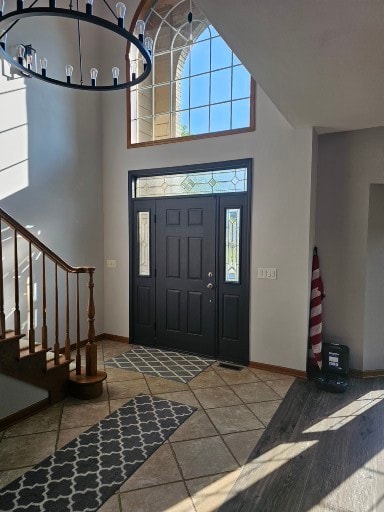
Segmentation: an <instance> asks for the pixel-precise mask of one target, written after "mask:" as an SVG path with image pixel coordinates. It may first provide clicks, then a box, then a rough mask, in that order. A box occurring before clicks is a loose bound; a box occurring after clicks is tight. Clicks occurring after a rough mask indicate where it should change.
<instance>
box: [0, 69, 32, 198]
mask: <svg viewBox="0 0 384 512" xmlns="http://www.w3.org/2000/svg"><path fill="white" fill-rule="evenodd" d="M0 67H1V73H0V112H1V115H0V200H1V199H4V198H6V197H8V196H10V195H12V194H15V193H16V192H19V191H20V190H22V189H24V188H26V187H28V184H29V176H28V170H29V169H28V167H29V166H28V114H27V101H26V85H25V80H24V79H23V78H19V77H16V78H12V76H11V73H10V66H9V64H8V63H7V62H3V61H0Z"/></svg>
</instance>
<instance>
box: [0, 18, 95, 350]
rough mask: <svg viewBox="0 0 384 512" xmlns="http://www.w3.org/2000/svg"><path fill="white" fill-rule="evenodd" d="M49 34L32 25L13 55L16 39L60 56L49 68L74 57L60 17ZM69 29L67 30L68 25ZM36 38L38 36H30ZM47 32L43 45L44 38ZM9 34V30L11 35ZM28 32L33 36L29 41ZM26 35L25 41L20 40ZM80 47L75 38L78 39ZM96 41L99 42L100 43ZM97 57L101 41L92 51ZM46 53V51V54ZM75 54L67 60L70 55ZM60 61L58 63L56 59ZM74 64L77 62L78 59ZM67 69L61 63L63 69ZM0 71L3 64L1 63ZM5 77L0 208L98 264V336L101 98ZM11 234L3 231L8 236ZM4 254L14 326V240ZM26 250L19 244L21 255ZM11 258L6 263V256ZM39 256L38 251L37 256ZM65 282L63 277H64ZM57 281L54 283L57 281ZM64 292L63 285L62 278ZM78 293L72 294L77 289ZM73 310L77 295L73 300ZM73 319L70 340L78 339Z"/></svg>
mask: <svg viewBox="0 0 384 512" xmlns="http://www.w3.org/2000/svg"><path fill="white" fill-rule="evenodd" d="M43 23H44V28H45V31H44V32H43V31H40V32H39V31H38V30H37V34H38V36H37V38H38V40H36V31H32V28H31V26H27V27H26V29H25V32H24V33H23V39H17V37H18V36H17V35H16V34H15V35H13V38H12V37H10V38H9V40H8V42H9V48H10V51H11V52H12V51H13V49H14V45H15V42H16V41H17V40H19V41H20V40H22V41H23V42H26V41H27V42H29V41H30V40H31V42H33V44H34V45H35V47H37V48H39V49H41V46H42V47H45V49H46V50H47V52H48V51H50V52H51V54H48V57H50V55H52V56H53V55H55V58H53V57H50V59H49V64H48V66H49V70H52V68H55V67H56V68H57V66H58V63H59V62H60V63H61V64H62V63H63V62H64V64H65V63H66V62H68V60H67V59H69V62H71V60H72V59H74V58H75V57H74V55H75V54H73V44H72V43H73V40H72V39H71V38H70V37H69V36H68V34H67V33H66V32H65V30H64V29H63V26H62V25H61V24H60V22H59V21H57V20H50V23H47V21H44V22H43ZM64 28H65V27H64ZM33 34H34V35H35V39H32V35H33ZM39 34H41V40H39ZM10 35H11V33H10ZM29 35H30V36H31V37H29ZM49 36H55V37H56V38H57V39H56V43H57V44H56V47H55V48H53V47H49V42H50V39H49ZM20 37H22V36H20ZM75 42H76V39H75ZM94 43H95V41H94ZM92 51H93V53H94V54H95V55H97V51H98V48H97V44H96V43H95V44H94V46H93V49H92ZM44 52H45V50H41V53H40V57H41V56H42V55H44V54H45V53H44ZM68 52H69V55H72V59H71V57H69V58H68V56H67V54H68ZM55 59H56V60H55ZM72 61H73V60H72ZM64 64H63V66H64ZM0 66H1V63H0ZM5 71H6V73H5V76H2V73H0V207H2V208H3V209H4V210H6V211H7V212H8V213H9V214H10V215H12V216H13V217H14V218H15V219H16V220H17V221H19V222H20V223H21V224H23V225H24V226H27V225H28V226H30V229H31V231H32V232H33V233H34V234H35V235H38V236H39V238H40V239H41V241H42V242H44V243H45V244H46V245H48V246H49V247H50V248H51V249H52V250H53V251H55V252H56V253H57V254H58V255H59V256H60V257H62V258H63V259H64V260H65V261H67V262H68V263H69V264H70V265H73V266H84V265H89V266H95V267H96V273H95V301H96V333H101V332H103V331H104V326H103V313H104V308H103V285H104V276H103V201H102V142H101V140H102V126H101V100H100V95H99V94H97V93H85V92H73V91H71V90H67V89H63V88H60V87H57V86H53V85H49V84H46V83H43V82H41V81H39V80H36V79H30V80H28V79H27V80H23V79H20V78H18V79H15V80H12V79H8V78H7V75H9V69H7V67H5ZM9 234H10V233H6V232H5V233H3V238H7V237H8V235H9ZM4 251H5V256H6V261H5V273H6V274H7V280H6V315H7V328H12V327H13V324H12V308H13V307H14V300H13V259H12V248H11V241H6V242H4ZM25 254H26V247H23V244H22V242H20V258H19V261H21V259H22V257H23V256H24V255H25ZM7 256H8V258H7ZM35 256H36V257H37V253H36V254H35ZM24 267H25V264H24V265H20V269H19V271H20V274H21V278H20V294H21V297H20V301H21V308H22V314H23V316H22V323H23V332H25V331H26V329H27V328H28V326H27V314H26V302H27V299H26V297H25V295H24V294H25V292H26V277H27V274H28V270H24V272H22V270H23V269H24ZM40 272H41V259H40V261H38V262H35V263H34V282H36V289H37V291H38V293H39V294H40V300H41V280H40ZM63 277H64V276H63ZM51 283H52V281H51ZM86 283H87V276H85V278H84V279H83V278H81V289H82V298H83V301H82V304H81V318H82V332H81V337H82V338H86V336H87V315H86V306H87V304H86V300H87V287H86ZM60 284H61V286H62V287H61V290H64V283H63V282H62V281H61V282H60ZM52 291H53V288H52V287H50V292H49V293H50V295H49V298H48V316H49V335H50V336H49V344H50V345H52V344H53V342H54V339H53V322H52V318H53V317H52V315H53V307H52V306H53V295H52ZM71 291H72V292H74V291H73V290H71ZM71 297H72V299H73V301H72V304H73V305H74V293H72V295H71ZM35 306H36V310H39V311H37V313H36V319H37V323H38V325H37V339H38V340H39V339H40V327H41V308H39V304H38V299H37V301H36V303H35ZM64 312H65V304H64V302H63V301H62V302H61V303H60V322H59V324H60V342H61V344H63V342H64V339H65V328H64V326H65V321H64V319H65V316H64ZM73 327H74V318H73V324H72V336H71V339H72V341H73V342H74V341H75V336H74V330H73Z"/></svg>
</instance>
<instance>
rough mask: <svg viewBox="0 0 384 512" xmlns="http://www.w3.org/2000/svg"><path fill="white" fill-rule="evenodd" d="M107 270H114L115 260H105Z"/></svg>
mask: <svg viewBox="0 0 384 512" xmlns="http://www.w3.org/2000/svg"><path fill="white" fill-rule="evenodd" d="M107 268H116V260H107Z"/></svg>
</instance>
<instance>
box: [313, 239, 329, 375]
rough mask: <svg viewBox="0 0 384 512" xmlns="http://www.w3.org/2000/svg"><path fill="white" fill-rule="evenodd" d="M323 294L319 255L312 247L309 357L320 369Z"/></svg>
mask: <svg viewBox="0 0 384 512" xmlns="http://www.w3.org/2000/svg"><path fill="white" fill-rule="evenodd" d="M324 297H325V295H324V285H323V281H322V279H321V276H320V264H319V256H318V254H317V248H316V247H315V248H314V251H313V259H312V281H311V303H310V308H311V313H310V319H309V359H310V362H311V364H312V366H314V367H319V368H320V369H321V362H322V360H321V349H322V331H323V324H322V304H321V302H322V300H323V298H324Z"/></svg>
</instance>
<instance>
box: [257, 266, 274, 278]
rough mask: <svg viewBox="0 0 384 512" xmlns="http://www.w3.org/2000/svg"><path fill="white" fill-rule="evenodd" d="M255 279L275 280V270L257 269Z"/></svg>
mask: <svg viewBox="0 0 384 512" xmlns="http://www.w3.org/2000/svg"><path fill="white" fill-rule="evenodd" d="M257 277H258V278H259V279H277V269H276V268H264V267H259V268H258V269H257Z"/></svg>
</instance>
